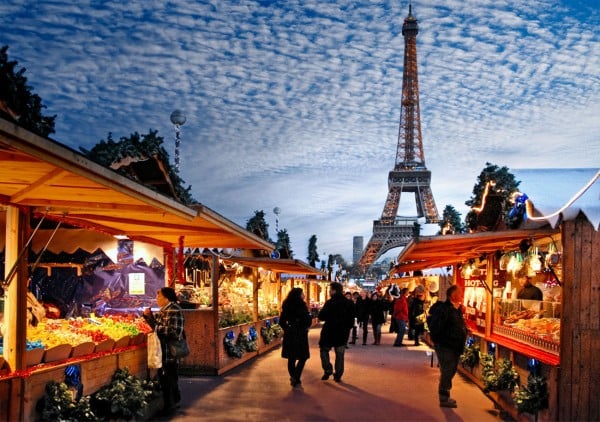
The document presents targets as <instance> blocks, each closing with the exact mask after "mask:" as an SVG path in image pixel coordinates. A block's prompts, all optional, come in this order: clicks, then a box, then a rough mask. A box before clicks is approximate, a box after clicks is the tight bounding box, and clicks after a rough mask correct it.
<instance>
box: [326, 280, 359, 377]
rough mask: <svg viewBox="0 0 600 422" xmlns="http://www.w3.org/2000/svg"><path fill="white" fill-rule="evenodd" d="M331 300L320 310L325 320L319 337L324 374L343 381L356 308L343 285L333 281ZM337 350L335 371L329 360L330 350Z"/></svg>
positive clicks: (330, 290)
mask: <svg viewBox="0 0 600 422" xmlns="http://www.w3.org/2000/svg"><path fill="white" fill-rule="evenodd" d="M329 296H330V298H329V300H328V301H327V302H325V305H323V308H321V311H319V316H318V317H319V320H320V321H324V322H325V323H324V324H323V328H322V329H321V337H320V338H319V351H320V356H321V366H322V367H323V372H324V373H323V376H322V377H321V379H322V380H323V381H326V380H328V379H329V377H330V376H331V375H333V379H334V380H335V381H336V382H341V381H342V375H344V352H345V351H346V341H347V340H348V335H349V333H350V329H351V328H352V326H353V325H354V310H353V306H354V305H353V304H352V301H350V300H348V299H346V298H345V297H344V293H343V288H342V285H341V284H340V283H338V282H333V283H331V284H330V285H329ZM332 347H333V349H334V351H335V373H334V372H333V369H334V368H333V366H332V365H331V361H330V360H329V351H330V350H331V348H332Z"/></svg>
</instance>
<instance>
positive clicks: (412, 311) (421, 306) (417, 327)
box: [408, 289, 425, 346]
mask: <svg viewBox="0 0 600 422" xmlns="http://www.w3.org/2000/svg"><path fill="white" fill-rule="evenodd" d="M424 313H425V290H423V289H417V290H416V292H415V297H414V298H413V300H412V302H411V303H410V306H409V307H408V320H409V324H410V326H411V327H413V336H414V340H415V346H419V345H420V344H421V343H419V340H420V337H421V335H422V334H423V332H424V331H425V321H423V320H420V319H419V318H417V317H418V316H422V315H423V314H424Z"/></svg>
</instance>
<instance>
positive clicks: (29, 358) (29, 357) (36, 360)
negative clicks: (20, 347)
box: [25, 347, 45, 366]
mask: <svg viewBox="0 0 600 422" xmlns="http://www.w3.org/2000/svg"><path fill="white" fill-rule="evenodd" d="M44 352H45V350H44V348H43V347H37V348H35V349H31V350H27V351H26V352H25V365H26V366H34V365H39V364H40V363H42V359H43V358H44Z"/></svg>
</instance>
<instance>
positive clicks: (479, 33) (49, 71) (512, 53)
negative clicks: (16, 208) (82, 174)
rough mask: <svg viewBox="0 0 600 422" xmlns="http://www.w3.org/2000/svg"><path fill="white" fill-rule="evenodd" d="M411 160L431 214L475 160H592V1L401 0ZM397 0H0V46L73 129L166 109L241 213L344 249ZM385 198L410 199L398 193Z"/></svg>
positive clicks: (395, 60) (380, 106) (194, 158)
mask: <svg viewBox="0 0 600 422" xmlns="http://www.w3.org/2000/svg"><path fill="white" fill-rule="evenodd" d="M412 4H413V14H414V15H415V16H416V18H417V19H418V23H419V35H418V37H417V54H418V66H419V68H418V70H419V88H420V106H421V123H422V133H423V144H424V151H425V162H426V165H427V168H428V169H429V170H431V171H432V186H431V187H432V190H433V194H434V198H435V201H436V204H437V207H438V210H439V211H440V212H441V211H442V210H443V208H444V207H445V206H446V205H447V204H451V205H453V206H454V207H455V208H457V209H458V210H459V211H460V212H461V213H463V217H464V214H465V213H466V212H467V211H468V210H467V208H466V206H465V205H464V202H465V201H466V200H468V199H469V198H470V196H471V192H472V189H473V185H474V184H475V183H476V178H477V176H478V175H479V173H480V172H481V170H482V169H483V168H484V167H485V163H486V162H492V163H494V164H498V165H500V166H507V167H509V168H511V169H519V168H554V167H560V168H572V167H594V168H597V167H600V159H599V158H598V157H600V123H599V121H600V120H599V118H598V116H600V35H599V30H598V28H599V24H600V8H599V7H598V5H597V3H596V2H594V1H544V0H542V1H539V0H527V1H502V0H464V1H463V0H461V1H458V0H449V1H443V2H439V1H431V0H427V1H414V2H413V3H412ZM407 14H408V1H406V0H401V1H397V0H395V1H392V0H389V1H387V0H383V1H360V0H359V1H322V0H319V1H313V0H302V1H299V0H296V1H294V0H291V1H267V0H264V1H259V0H255V1H250V0H238V1H233V0H218V1H216V0H215V1H194V2H189V1H179V0H173V1H169V2H164V1H155V0H144V1H142V0H131V1H128V2H123V1H112V0H107V1H97V0H88V1H78V2H71V1H61V0H52V1H50V0H20V1H17V0H4V1H2V3H0V28H2V30H1V31H0V45H8V46H9V51H8V53H9V58H11V59H14V60H17V61H18V62H19V66H20V67H25V68H26V69H27V71H26V73H25V76H27V78H28V81H29V84H30V85H31V86H32V87H33V90H34V92H35V93H37V94H38V95H40V97H41V98H42V100H43V102H44V104H45V105H46V106H47V109H46V110H45V113H46V114H50V115H54V114H56V115H57V118H56V133H55V134H53V136H52V137H53V139H56V140H57V141H59V142H61V143H63V144H66V145H68V146H70V147H73V148H76V149H77V148H78V147H79V146H83V147H91V146H93V145H94V144H96V143H97V142H98V141H99V140H101V139H106V137H107V134H108V132H112V133H113V137H114V138H117V139H118V138H120V137H122V136H129V135H130V134H131V133H132V132H136V131H137V132H139V133H147V132H148V130H149V129H154V130H158V134H159V135H161V136H163V137H164V138H165V147H166V149H167V150H168V151H169V153H170V154H171V157H173V150H174V138H175V130H174V127H173V126H172V124H171V123H170V120H169V116H170V114H171V112H172V111H173V110H175V109H181V110H183V111H184V112H185V114H186V116H187V121H186V123H185V124H184V125H183V126H182V128H181V140H182V145H181V175H182V177H183V179H184V180H185V181H186V183H187V184H190V185H192V192H193V196H194V197H195V198H196V199H198V200H199V201H200V202H202V203H203V204H205V205H207V206H208V207H210V208H212V209H214V210H215V211H217V212H219V213H221V214H222V215H224V216H225V217H227V218H229V219H230V220H232V221H234V222H236V223H238V224H240V225H241V226H245V224H246V221H247V220H248V219H249V218H250V217H251V216H252V215H253V214H254V211H255V210H264V211H265V212H266V214H267V221H268V223H269V224H270V235H271V237H273V238H275V214H274V213H273V212H272V210H273V208H274V207H279V208H280V209H281V213H280V214H279V228H286V229H287V230H288V233H289V235H290V237H291V240H292V249H293V250H294V252H295V257H296V258H299V259H305V258H306V255H307V245H308V239H309V237H310V236H311V235H313V234H316V235H317V238H318V250H319V252H320V253H321V254H323V253H325V254H330V253H340V254H342V255H343V256H344V257H345V258H346V259H347V260H349V261H350V260H351V259H352V237H353V236H364V239H365V244H366V242H367V241H368V239H369V238H370V236H371V233H372V224H373V220H376V219H378V218H379V217H380V216H381V212H382V210H383V205H384V202H385V199H386V196H387V177H388V172H389V171H390V170H392V168H393V166H394V160H395V154H396V145H397V141H398V124H399V115H400V100H401V88H402V70H403V68H402V67H403V55H404V38H403V37H402V35H401V29H402V23H403V20H404V18H405V17H406V16H407ZM400 207H401V210H400V212H401V213H402V214H404V215H411V214H414V213H415V211H414V210H415V207H414V201H413V200H412V199H410V200H409V198H406V197H403V198H402V199H401V204H400Z"/></svg>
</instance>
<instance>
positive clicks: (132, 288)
mask: <svg viewBox="0 0 600 422" xmlns="http://www.w3.org/2000/svg"><path fill="white" fill-rule="evenodd" d="M128 276H129V294H130V295H132V296H133V295H144V294H146V277H144V273H129V274H128Z"/></svg>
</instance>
